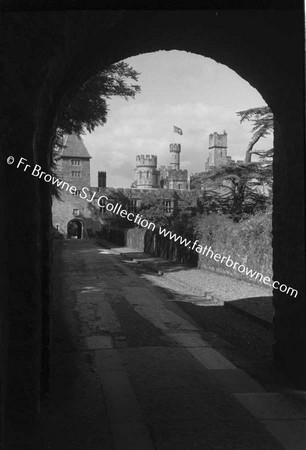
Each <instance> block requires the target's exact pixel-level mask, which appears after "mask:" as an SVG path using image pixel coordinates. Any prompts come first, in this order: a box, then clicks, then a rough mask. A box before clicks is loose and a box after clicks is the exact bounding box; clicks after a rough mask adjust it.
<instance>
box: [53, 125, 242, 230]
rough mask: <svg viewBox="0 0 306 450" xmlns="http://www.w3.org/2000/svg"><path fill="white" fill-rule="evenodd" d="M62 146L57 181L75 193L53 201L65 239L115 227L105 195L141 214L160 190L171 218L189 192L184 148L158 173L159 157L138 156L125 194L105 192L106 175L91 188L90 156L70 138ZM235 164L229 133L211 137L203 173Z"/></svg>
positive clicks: (63, 192)
mask: <svg viewBox="0 0 306 450" xmlns="http://www.w3.org/2000/svg"><path fill="white" fill-rule="evenodd" d="M63 144H64V145H63V146H62V147H59V148H58V149H57V151H56V155H55V163H56V172H57V177H58V179H61V180H64V181H65V182H66V184H67V183H68V184H69V186H71V187H72V188H73V189H71V190H70V189H69V190H68V191H67V190H64V189H60V190H59V194H60V199H58V198H56V197H55V198H53V205H52V217H53V227H54V229H55V230H56V231H57V232H59V233H60V234H62V235H64V236H66V237H77V238H84V237H90V236H93V235H94V234H95V233H97V232H101V230H102V229H108V230H110V229H111V228H113V227H114V224H115V220H114V217H113V215H112V214H111V213H107V212H105V210H104V209H103V207H102V206H101V202H99V201H97V199H99V198H100V197H101V196H102V197H103V196H105V197H107V199H108V200H109V201H110V202H113V203H114V204H115V203H120V204H122V205H123V207H124V208H125V209H126V210H127V211H128V212H131V213H138V212H139V211H140V210H141V209H142V203H143V199H144V197H145V195H146V194H147V193H148V192H150V191H151V190H152V189H157V190H158V197H159V198H160V200H161V202H162V204H163V205H164V207H165V214H169V215H171V214H172V213H173V211H174V210H175V209H176V208H177V206H178V205H179V203H180V201H181V198H182V196H183V195H184V191H185V190H188V189H189V176H188V171H187V170H182V169H181V168H180V154H181V144H170V147H169V151H170V154H171V158H170V164H169V166H160V167H159V168H158V169H157V156H156V155H137V157H136V168H135V171H134V173H135V181H134V183H133V184H132V187H131V188H125V189H123V188H117V189H114V188H110V187H107V183H106V172H105V171H99V172H98V186H97V187H92V186H90V159H91V156H90V154H89V153H88V151H87V149H86V147H85V145H84V142H83V140H82V139H81V138H80V137H79V136H77V135H75V134H72V135H70V136H66V137H65V140H64V143H63ZM237 162H240V161H237ZM231 163H234V161H232V159H231V157H230V156H227V134H226V132H225V131H224V132H223V134H218V133H214V134H210V135H209V156H208V159H207V162H206V164H205V170H206V171H207V170H211V169H213V168H215V167H221V166H223V165H226V164H231ZM91 199H92V201H91Z"/></svg>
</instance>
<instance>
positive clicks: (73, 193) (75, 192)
mask: <svg viewBox="0 0 306 450" xmlns="http://www.w3.org/2000/svg"><path fill="white" fill-rule="evenodd" d="M80 193H81V191H80V190H76V191H73V192H72V195H80Z"/></svg>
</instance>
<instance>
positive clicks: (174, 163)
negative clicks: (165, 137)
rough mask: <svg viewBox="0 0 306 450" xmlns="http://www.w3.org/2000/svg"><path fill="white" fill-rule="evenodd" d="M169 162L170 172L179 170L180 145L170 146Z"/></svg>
mask: <svg viewBox="0 0 306 450" xmlns="http://www.w3.org/2000/svg"><path fill="white" fill-rule="evenodd" d="M169 151H170V153H171V160H170V166H171V168H172V170H180V153H181V144H170V150H169Z"/></svg>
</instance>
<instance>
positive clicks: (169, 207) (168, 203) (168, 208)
mask: <svg viewBox="0 0 306 450" xmlns="http://www.w3.org/2000/svg"><path fill="white" fill-rule="evenodd" d="M163 204H164V207H165V212H166V213H168V214H170V213H172V211H173V208H172V201H171V200H164V201H163Z"/></svg>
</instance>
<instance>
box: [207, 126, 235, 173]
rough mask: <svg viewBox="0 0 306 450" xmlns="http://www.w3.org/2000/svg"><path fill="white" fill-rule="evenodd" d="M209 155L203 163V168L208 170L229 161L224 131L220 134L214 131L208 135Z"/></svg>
mask: <svg viewBox="0 0 306 450" xmlns="http://www.w3.org/2000/svg"><path fill="white" fill-rule="evenodd" d="M208 149H209V155H208V159H207V162H206V164H205V170H210V169H212V168H214V167H220V166H224V165H226V164H228V163H229V162H230V159H231V158H230V157H228V156H227V134H226V131H224V132H223V133H222V134H219V133H216V132H214V133H213V134H210V135H209V146H208Z"/></svg>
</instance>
